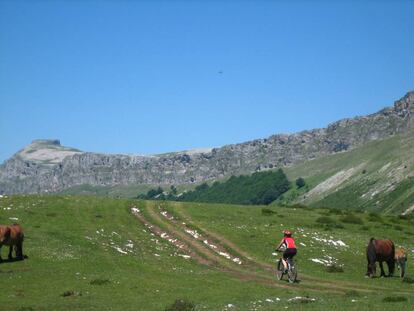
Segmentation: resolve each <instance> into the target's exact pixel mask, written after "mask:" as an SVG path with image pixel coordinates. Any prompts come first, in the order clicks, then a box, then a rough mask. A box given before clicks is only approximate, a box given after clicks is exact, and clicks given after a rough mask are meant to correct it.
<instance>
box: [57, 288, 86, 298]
mask: <svg viewBox="0 0 414 311" xmlns="http://www.w3.org/2000/svg"><path fill="white" fill-rule="evenodd" d="M61 296H62V297H73V296H82V293H81V292H75V291H73V290H67V291H65V292H63V294H62V295H61Z"/></svg>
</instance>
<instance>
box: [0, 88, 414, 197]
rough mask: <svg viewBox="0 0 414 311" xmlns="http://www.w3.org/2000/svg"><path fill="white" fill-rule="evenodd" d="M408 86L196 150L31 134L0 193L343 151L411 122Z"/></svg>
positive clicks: (276, 163)
mask: <svg viewBox="0 0 414 311" xmlns="http://www.w3.org/2000/svg"><path fill="white" fill-rule="evenodd" d="M413 116H414V92H410V93H408V94H406V95H405V96H404V97H403V98H401V99H400V100H398V101H396V102H395V104H394V106H393V107H390V108H385V109H383V110H381V111H379V112H377V113H374V114H372V115H368V116H363V117H356V118H352V119H343V120H340V121H338V122H335V123H333V124H330V125H329V126H328V127H327V128H323V129H315V130H310V131H303V132H300V133H295V134H279V135H273V136H271V137H269V138H267V139H257V140H253V141H249V142H246V143H241V144H234V145H227V146H224V147H221V148H214V149H211V150H204V151H199V152H176V153H170V154H165V155H158V156H127V155H112V154H111V155H109V154H99V153H90V152H81V151H79V150H76V149H72V148H67V147H63V146H61V145H60V142H59V141H57V140H53V141H50V140H37V141H34V142H33V143H32V144H30V145H29V146H27V147H25V148H24V149H23V150H21V151H19V152H18V153H16V154H15V155H14V156H13V157H12V158H10V159H9V160H7V161H6V162H5V163H4V164H2V165H1V166H0V194H1V193H7V194H13V193H41V192H55V191H60V190H63V189H67V188H69V187H72V186H76V185H82V184H90V185H99V186H112V185H128V184H161V183H162V184H182V183H194V182H202V181H205V180H212V179H217V178H223V177H226V176H230V175H237V174H242V173H251V172H254V171H259V170H266V169H272V168H275V167H283V166H289V165H292V164H296V163H298V162H302V161H306V160H311V159H314V158H317V157H320V156H323V155H327V154H332V153H336V152H343V151H347V150H350V149H353V148H356V147H358V146H361V145H363V144H365V143H367V142H369V141H372V140H378V139H383V138H387V137H389V136H391V135H395V134H397V133H401V132H405V131H407V130H409V129H412V128H414V118H413Z"/></svg>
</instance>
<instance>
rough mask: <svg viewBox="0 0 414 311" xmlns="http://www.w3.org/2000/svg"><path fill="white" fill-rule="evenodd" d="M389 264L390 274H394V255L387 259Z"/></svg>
mask: <svg viewBox="0 0 414 311" xmlns="http://www.w3.org/2000/svg"><path fill="white" fill-rule="evenodd" d="M387 265H388V276H390V277H391V276H393V275H394V270H395V260H394V257H392V258H391V259H389V260H388V261H387Z"/></svg>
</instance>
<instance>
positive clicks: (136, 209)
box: [131, 207, 141, 214]
mask: <svg viewBox="0 0 414 311" xmlns="http://www.w3.org/2000/svg"><path fill="white" fill-rule="evenodd" d="M131 211H132V212H133V213H135V214H138V213H141V211H140V210H139V208H136V207H133V208H131Z"/></svg>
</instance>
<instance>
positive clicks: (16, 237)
mask: <svg viewBox="0 0 414 311" xmlns="http://www.w3.org/2000/svg"><path fill="white" fill-rule="evenodd" d="M23 240H24V234H23V229H22V227H20V225H18V224H13V225H11V226H2V225H0V261H2V258H1V247H2V246H3V245H6V246H9V247H10V249H9V260H12V259H13V257H12V251H13V246H14V251H15V252H16V257H17V258H18V259H19V260H23Z"/></svg>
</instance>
